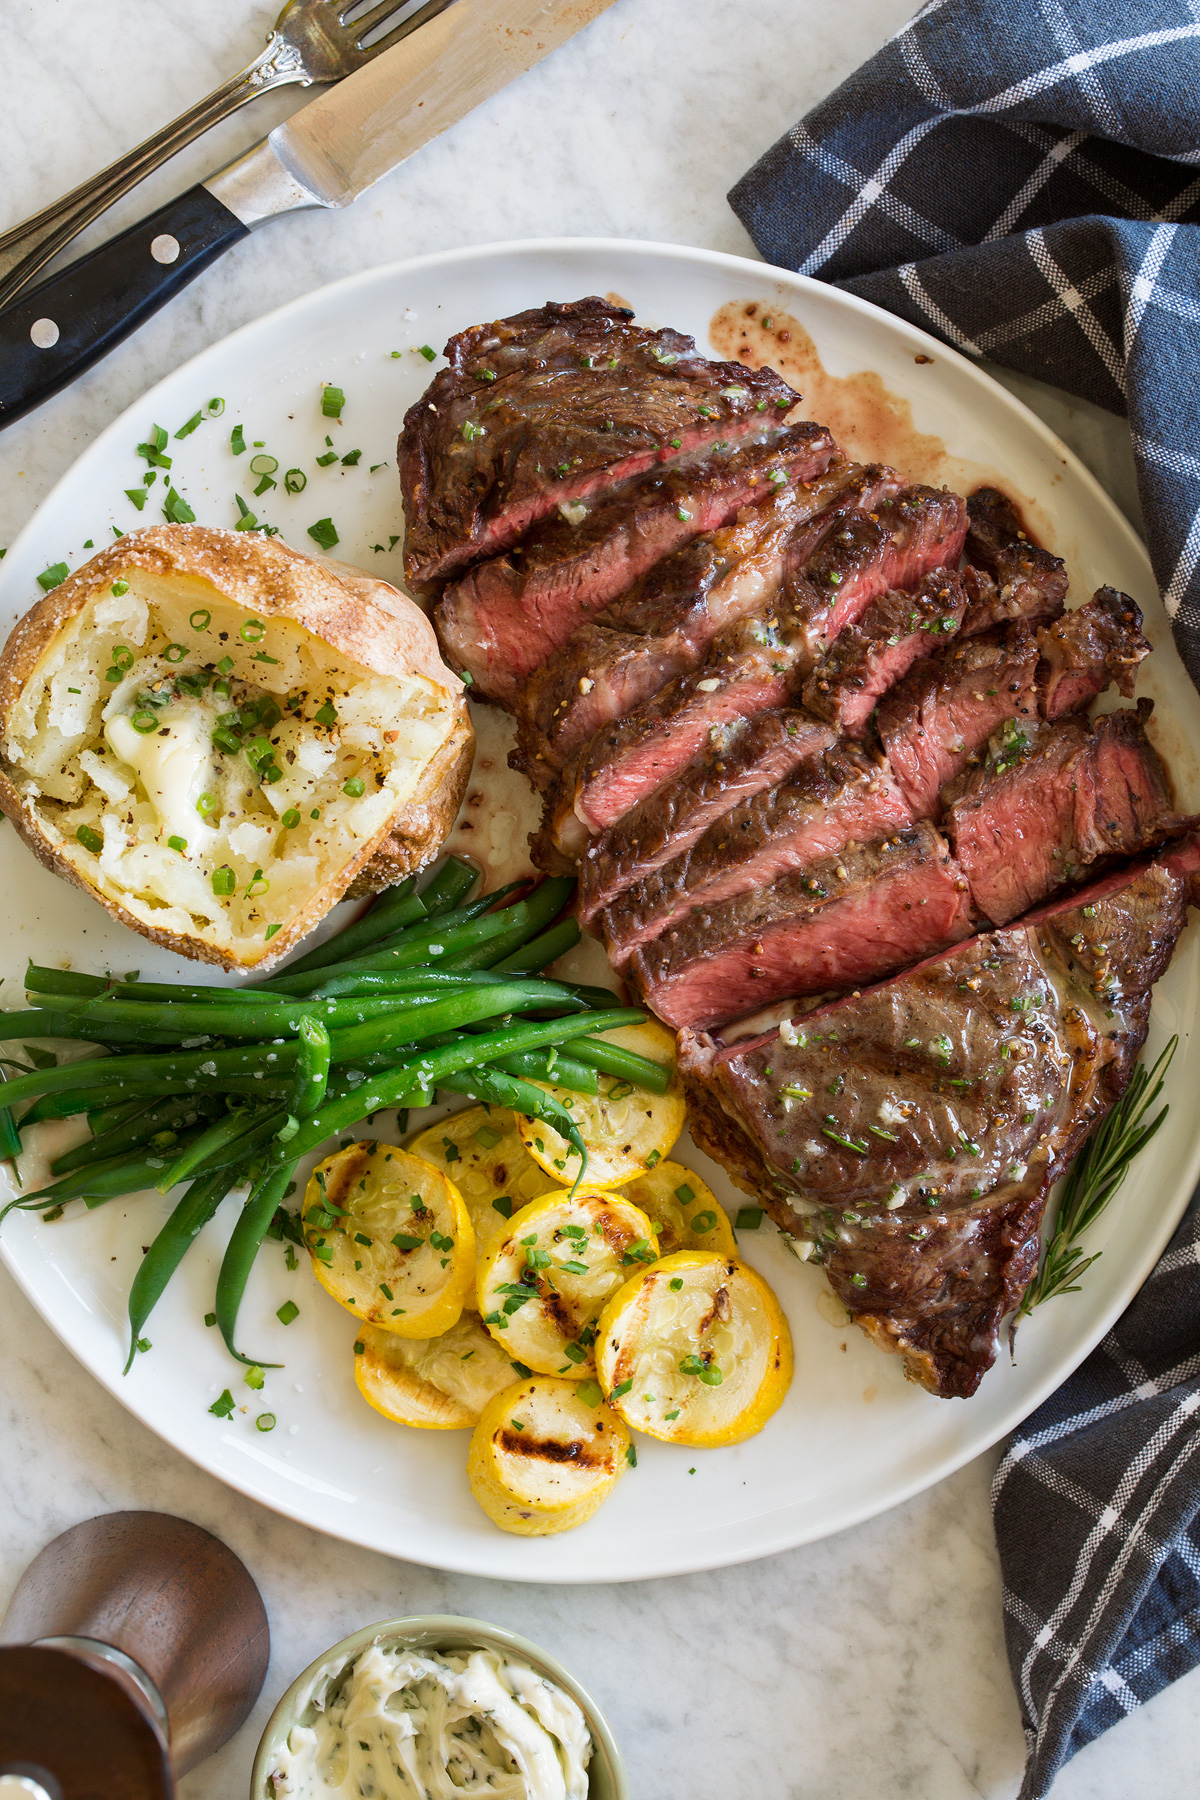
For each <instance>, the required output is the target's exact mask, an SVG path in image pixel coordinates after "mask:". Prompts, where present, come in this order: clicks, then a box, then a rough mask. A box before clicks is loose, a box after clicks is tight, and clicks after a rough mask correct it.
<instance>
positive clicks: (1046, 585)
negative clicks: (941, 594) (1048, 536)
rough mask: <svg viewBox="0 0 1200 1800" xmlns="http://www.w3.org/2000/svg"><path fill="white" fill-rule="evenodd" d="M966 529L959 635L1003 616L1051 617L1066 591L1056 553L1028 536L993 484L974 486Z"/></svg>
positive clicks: (1009, 503) (1035, 621)
mask: <svg viewBox="0 0 1200 1800" xmlns="http://www.w3.org/2000/svg"><path fill="white" fill-rule="evenodd" d="M967 512H968V514H969V515H970V521H971V523H970V528H969V530H968V532H967V560H968V562H969V563H970V564H971V565H972V566H971V567H969V568H968V569H967V570H966V572H965V575H964V580H965V582H966V585H967V591H968V593H969V595H970V599H971V604H970V605H969V606H968V608H967V613H966V617H965V618H964V619H963V622H962V630H963V635H964V637H971V636H973V635H974V634H975V633H976V632H980V631H988V630H990V629H991V627H992V626H993V625H1000V624H1003V623H1004V621H1005V620H1007V619H1025V620H1026V621H1027V622H1028V623H1030V624H1038V623H1040V622H1041V621H1042V620H1043V619H1057V618H1058V616H1059V614H1060V613H1061V612H1062V609H1063V601H1064V599H1065V597H1066V592H1067V571H1066V565H1065V564H1064V562H1063V560H1062V558H1061V556H1051V554H1050V552H1049V551H1048V550H1043V549H1042V548H1041V546H1040V545H1038V544H1036V543H1035V542H1034V540H1033V539H1032V538H1031V537H1030V536H1029V534H1028V532H1027V531H1026V530H1025V528H1024V526H1023V524H1022V523H1021V517H1020V514H1019V513H1018V512H1017V509H1016V507H1015V506H1014V505H1013V503H1012V501H1011V500H1010V499H1009V498H1008V495H1007V494H1002V493H1001V492H1000V490H999V488H980V489H979V490H978V492H976V493H974V494H972V495H971V498H970V499H969V500H968V501H967Z"/></svg>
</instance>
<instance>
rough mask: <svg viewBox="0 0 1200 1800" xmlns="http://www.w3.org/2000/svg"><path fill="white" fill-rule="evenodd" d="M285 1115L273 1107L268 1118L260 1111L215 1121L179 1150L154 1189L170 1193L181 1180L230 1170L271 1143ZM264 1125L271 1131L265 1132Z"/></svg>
mask: <svg viewBox="0 0 1200 1800" xmlns="http://www.w3.org/2000/svg"><path fill="white" fill-rule="evenodd" d="M286 1116H287V1115H286V1114H285V1113H284V1111H283V1109H282V1108H281V1107H272V1108H271V1109H270V1110H269V1111H268V1112H267V1114H266V1116H265V1119H264V1116H263V1113H262V1111H261V1110H260V1109H258V1108H254V1109H249V1108H243V1109H242V1110H241V1111H240V1112H234V1113H226V1114H225V1117H224V1118H223V1119H216V1120H214V1122H213V1123H212V1124H211V1125H209V1126H208V1128H207V1129H206V1130H204V1131H202V1132H201V1133H200V1135H199V1136H198V1137H193V1138H192V1140H191V1142H190V1143H189V1144H188V1145H187V1147H186V1149H183V1148H181V1149H180V1152H179V1154H178V1156H176V1157H174V1158H173V1160H172V1161H171V1162H170V1163H169V1164H168V1165H167V1167H166V1168H165V1169H164V1170H163V1172H162V1174H161V1175H160V1176H159V1178H158V1180H157V1181H156V1182H155V1184H154V1185H155V1187H156V1188H157V1189H158V1191H159V1193H160V1194H169V1193H170V1191H171V1189H172V1188H173V1187H178V1186H179V1183H180V1182H181V1181H190V1180H191V1179H192V1178H193V1176H195V1175H197V1174H199V1173H201V1172H202V1171H203V1172H208V1173H211V1172H212V1171H213V1170H214V1169H224V1168H228V1167H229V1165H230V1164H231V1163H233V1162H241V1161H243V1160H244V1159H245V1157H247V1156H248V1155H249V1154H250V1152H251V1150H257V1149H259V1148H261V1145H262V1144H265V1143H268V1142H269V1141H270V1139H271V1138H272V1137H273V1136H274V1134H275V1132H276V1131H277V1130H278V1129H279V1127H280V1125H282V1124H283V1121H284V1119H285V1117H286ZM264 1125H266V1126H267V1127H268V1129H266V1130H264V1129H263V1127H264ZM250 1138H253V1139H254V1142H253V1144H251V1143H249V1142H248V1141H247V1140H248V1139H250Z"/></svg>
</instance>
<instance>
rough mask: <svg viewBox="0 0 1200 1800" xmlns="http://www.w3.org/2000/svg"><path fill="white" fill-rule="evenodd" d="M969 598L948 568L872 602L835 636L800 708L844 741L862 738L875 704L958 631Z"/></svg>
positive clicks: (936, 570)
mask: <svg viewBox="0 0 1200 1800" xmlns="http://www.w3.org/2000/svg"><path fill="white" fill-rule="evenodd" d="M966 605H967V595H966V590H965V589H964V587H963V585H962V582H961V581H960V580H959V578H958V576H957V574H956V573H955V572H954V571H953V570H952V569H935V570H934V571H933V572H932V573H931V574H929V575H924V576H922V578H921V580H920V581H918V582H917V584H916V586H915V587H914V588H913V589H912V590H911V592H905V591H904V590H897V589H893V590H892V591H891V592H890V593H887V594H884V595H882V596H881V597H880V599H878V600H873V601H872V602H871V604H870V606H868V608H867V610H866V612H865V613H863V615H862V617H861V618H860V619H859V620H858V621H857V623H856V624H854V625H848V626H847V627H846V629H845V630H844V631H841V632H839V634H838V636H837V637H836V638H835V639H834V640H833V643H832V644H831V646H830V648H829V649H828V650H827V651H826V653H825V655H824V656H823V657H822V658H821V660H820V662H819V663H818V664H817V666H816V668H815V669H814V670H813V672H812V674H811V675H810V676H809V678H808V680H807V681H806V682H805V684H804V704H805V706H806V707H807V708H808V710H809V712H811V713H814V714H815V715H816V717H817V718H819V719H828V720H829V722H830V724H831V725H836V726H837V728H838V730H839V731H842V732H845V734H846V735H847V736H848V737H862V736H864V735H865V733H866V731H867V727H868V725H869V724H870V720H871V714H872V713H873V712H874V710H875V704H876V702H877V701H878V700H879V699H881V698H882V696H883V695H884V694H886V693H887V692H888V690H889V689H890V688H893V687H895V685H896V683H897V682H898V681H900V680H901V679H902V677H903V676H905V675H907V673H908V671H909V670H910V669H911V668H912V666H913V664H914V663H915V662H918V661H920V660H921V658H922V657H926V656H932V655H933V654H934V652H935V651H937V650H939V649H941V648H942V647H943V646H944V645H945V644H947V643H948V642H949V641H950V639H951V638H952V637H953V636H954V634H955V633H956V632H957V630H958V628H959V625H960V624H961V623H962V616H963V613H964V611H965V610H966Z"/></svg>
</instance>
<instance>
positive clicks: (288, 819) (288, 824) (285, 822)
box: [279, 806, 300, 831]
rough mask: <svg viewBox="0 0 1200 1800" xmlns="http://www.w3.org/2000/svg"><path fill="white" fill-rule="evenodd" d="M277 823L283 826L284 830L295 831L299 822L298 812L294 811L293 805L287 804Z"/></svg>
mask: <svg viewBox="0 0 1200 1800" xmlns="http://www.w3.org/2000/svg"><path fill="white" fill-rule="evenodd" d="M279 823H280V824H281V825H282V826H283V827H284V829H285V831H295V829H296V827H297V825H298V824H299V823H300V814H299V813H298V812H297V811H296V809H295V807H294V806H289V807H288V809H287V811H286V812H285V813H284V815H283V817H282V819H280V821H279Z"/></svg>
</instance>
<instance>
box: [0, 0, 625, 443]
mask: <svg viewBox="0 0 1200 1800" xmlns="http://www.w3.org/2000/svg"><path fill="white" fill-rule="evenodd" d="M611 5H612V0H457V4H456V5H454V6H452V7H451V8H450V9H449V10H448V11H447V12H445V13H442V14H441V15H440V16H439V17H438V18H436V19H431V20H430V21H429V22H428V23H427V24H424V25H422V27H421V29H420V31H415V32H413V33H412V35H411V36H410V37H407V38H405V39H404V40H403V41H402V42H401V43H399V44H396V45H394V46H393V47H392V48H391V49H390V50H385V51H384V52H383V53H382V54H381V55H380V56H377V57H375V58H374V60H373V61H371V62H369V63H367V64H366V65H365V66H364V67H363V68H361V69H359V70H357V71H356V72H355V73H354V74H353V75H348V76H346V78H345V79H344V80H343V81H340V82H339V83H338V85H337V86H336V87H335V88H333V89H331V90H330V92H328V93H326V94H322V95H321V97H320V99H317V100H312V101H310V102H309V104H308V105H307V106H304V107H301V108H300V110H299V112H296V113H294V114H293V115H292V117H291V118H290V119H288V120H286V121H285V123H284V124H282V125H277V126H276V127H275V129H274V131H272V132H271V134H270V136H269V137H266V138H264V139H263V140H262V142H261V143H259V144H256V145H255V146H254V148H253V149H251V150H249V151H248V152H247V153H246V155H245V156H241V157H238V158H237V160H236V161H234V162H232V163H230V164H228V166H227V167H226V168H224V169H221V170H219V171H218V172H217V173H216V174H215V175H212V176H210V177H209V179H208V180H207V181H205V182H202V183H201V184H200V185H199V186H197V187H194V188H190V189H189V190H188V192H187V193H186V194H181V195H180V196H179V197H178V198H177V199H175V200H172V201H169V202H168V204H167V205H166V206H163V207H160V209H159V210H158V212H156V213H153V214H152V215H151V217H150V218H148V219H143V220H142V222H141V224H139V225H134V226H133V227H132V228H131V229H130V230H128V231H124V232H122V233H121V235H120V236H119V237H115V238H113V239H112V240H111V241H110V242H109V243H107V244H102V245H101V246H100V248H99V249H98V250H93V251H92V252H91V254H90V255H89V256H83V257H80V259H79V260H78V261H77V262H73V263H72V264H71V265H70V266H69V267H68V268H65V269H63V270H61V271H60V272H59V273H58V274H56V275H52V276H50V278H49V279H48V280H47V281H43V282H42V283H41V284H40V285H39V286H38V287H36V288H31V289H30V290H29V291H28V292H27V293H24V294H22V295H21V297H20V299H18V300H16V301H14V303H13V304H12V305H11V306H9V307H6V308H5V309H4V311H3V312H0V428H3V427H4V426H5V425H9V424H11V423H12V422H13V421H14V420H15V419H19V418H20V417H21V416H22V414H24V413H27V412H29V411H31V410H32V409H33V408H34V407H35V406H40V405H41V403H42V402H43V401H44V400H48V399H49V398H50V396H51V394H55V393H57V392H58V391H59V389H60V388H63V387H66V386H67V384H68V383H69V382H72V381H74V380H75V378H76V376H78V375H81V374H82V373H83V371H84V370H85V369H88V368H90V367H91V365H92V364H93V363H95V362H98V361H99V360H100V358H101V357H103V356H106V355H107V354H108V352H109V351H110V350H112V349H114V348H115V347H116V345H117V344H119V343H120V342H121V340H122V339H123V338H126V337H128V336H129V334H130V332H132V331H136V330H137V328H138V326H139V325H141V324H142V323H143V322H144V321H145V320H146V319H148V318H149V317H150V315H151V313H153V312H156V311H157V310H158V308H159V307H160V306H164V305H165V304H166V302H167V301H168V300H170V299H172V298H173V297H174V295H176V294H177V293H179V291H180V289H181V288H183V287H186V285H187V284H188V282H189V281H194V280H195V278H196V277H197V276H198V275H200V274H202V273H203V271H204V270H205V269H206V268H208V266H209V264H210V263H212V262H215V261H216V259H217V257H218V256H221V255H223V254H224V252H225V251H226V250H231V249H232V248H233V246H234V245H235V244H238V243H240V242H241V241H242V239H243V238H245V237H247V236H248V235H249V234H250V233H251V232H252V231H255V230H257V229H258V228H259V226H261V225H265V224H266V222H267V221H268V219H274V218H278V217H280V216H281V215H283V214H285V213H289V212H297V211H300V210H302V209H304V208H306V207H311V206H325V207H342V206H349V204H350V203H351V201H352V200H354V199H356V198H357V197H358V195H359V194H361V193H362V192H364V190H365V189H367V188H369V187H372V186H373V185H374V183H375V182H377V181H378V180H380V179H381V177H382V176H384V175H386V174H387V173H388V172H389V171H390V170H391V169H394V168H395V167H396V166H397V165H398V164H399V163H402V162H404V161H406V160H407V158H408V157H410V156H411V155H412V154H413V153H414V151H416V150H419V149H420V148H421V146H422V145H424V144H427V143H429V142H430V140H431V139H432V138H435V137H437V136H439V135H440V134H441V133H442V132H443V131H445V130H446V129H447V128H448V127H449V126H450V125H453V124H455V123H457V121H458V120H459V119H461V118H463V117H464V116H465V115H466V114H467V113H469V112H470V111H472V109H473V108H474V107H476V106H478V105H479V104H480V103H481V102H482V101H484V100H486V99H488V98H489V97H490V96H491V95H492V94H494V93H497V92H498V91H499V90H500V89H501V88H503V87H506V86H507V85H508V83H509V82H510V81H513V80H515V79H516V77H517V76H518V75H521V74H523V73H524V72H525V71H526V70H527V69H530V68H532V67H533V66H534V64H535V63H539V62H541V60H542V58H543V57H545V56H548V55H549V54H550V52H551V51H552V50H555V49H557V47H558V45H559V44H561V43H564V42H565V41H566V40H567V39H568V38H570V37H573V36H574V35H575V33H576V32H577V31H579V30H581V29H582V27H583V26H584V25H587V24H589V23H590V22H591V20H592V19H594V18H595V17H597V16H598V14H600V13H602V12H604V11H605V10H606V8H607V7H609V6H611Z"/></svg>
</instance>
